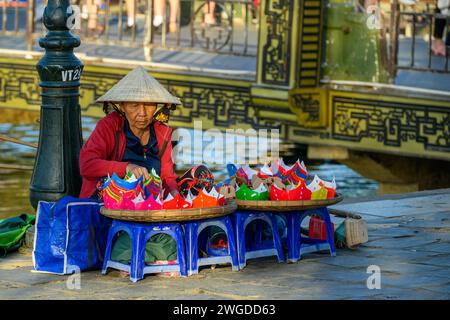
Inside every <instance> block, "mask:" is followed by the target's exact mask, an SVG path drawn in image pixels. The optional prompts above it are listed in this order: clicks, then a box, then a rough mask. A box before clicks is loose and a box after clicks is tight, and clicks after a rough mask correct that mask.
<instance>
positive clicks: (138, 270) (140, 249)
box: [130, 227, 146, 282]
mask: <svg viewBox="0 0 450 320" xmlns="http://www.w3.org/2000/svg"><path fill="white" fill-rule="evenodd" d="M131 245H132V248H131V266H130V280H131V281H133V282H137V281H138V280H141V279H143V278H144V264H145V245H146V243H145V234H144V230H143V229H141V228H138V227H135V228H134V229H133V234H132V236H131Z"/></svg>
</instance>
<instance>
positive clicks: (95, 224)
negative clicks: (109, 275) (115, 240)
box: [33, 196, 110, 274]
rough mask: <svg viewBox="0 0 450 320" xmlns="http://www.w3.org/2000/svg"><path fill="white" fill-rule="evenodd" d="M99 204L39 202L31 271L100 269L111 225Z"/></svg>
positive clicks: (66, 199)
mask: <svg viewBox="0 0 450 320" xmlns="http://www.w3.org/2000/svg"><path fill="white" fill-rule="evenodd" d="M102 205H103V204H102V203H99V202H97V201H95V200H92V199H79V198H74V197H70V196H65V197H63V198H62V199H61V200H59V201H58V202H56V203H54V202H44V201H40V202H39V204H38V209H37V213H36V225H35V226H36V233H35V239H34V250H33V264H34V269H35V270H36V271H40V272H50V273H56V274H71V273H73V272H76V271H85V270H95V269H100V268H101V267H102V264H103V254H104V252H105V249H106V241H107V236H108V230H109V226H110V219H108V218H106V217H104V216H102V215H101V214H100V208H101V206H102Z"/></svg>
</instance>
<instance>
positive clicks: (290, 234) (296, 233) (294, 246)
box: [285, 213, 300, 262]
mask: <svg viewBox="0 0 450 320" xmlns="http://www.w3.org/2000/svg"><path fill="white" fill-rule="evenodd" d="M285 217H286V224H287V253H288V261H289V262H297V261H298V260H300V215H299V214H297V213H287V214H285Z"/></svg>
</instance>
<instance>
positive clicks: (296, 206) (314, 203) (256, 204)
mask: <svg viewBox="0 0 450 320" xmlns="http://www.w3.org/2000/svg"><path fill="white" fill-rule="evenodd" d="M342 199H343V198H342V196H341V195H340V194H337V195H336V197H335V198H334V199H325V200H300V201H271V200H264V201H250V200H236V203H237V206H238V209H240V210H256V211H299V210H308V209H316V208H321V207H328V206H331V205H333V204H336V203H338V202H341V201H342Z"/></svg>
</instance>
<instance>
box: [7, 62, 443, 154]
mask: <svg viewBox="0 0 450 320" xmlns="http://www.w3.org/2000/svg"><path fill="white" fill-rule="evenodd" d="M33 70H34V64H33V63H32V62H31V63H30V62H28V61H19V60H8V59H3V60H2V61H1V62H0V108H1V107H7V108H19V109H34V110H38V109H39V104H40V100H39V95H38V94H39V91H40V90H39V86H38V84H39V79H38V77H37V75H36V73H33ZM126 73H127V70H126V69H117V68H107V67H102V68H99V67H95V68H93V67H91V66H89V65H88V66H87V67H86V68H85V69H84V71H83V82H82V85H81V87H80V104H81V107H82V111H83V114H84V115H90V116H96V117H101V116H103V112H102V110H101V108H100V107H99V106H98V105H97V104H94V103H93V101H95V99H96V98H97V97H99V96H100V95H102V94H103V93H104V92H106V91H107V90H108V89H109V88H111V86H113V85H114V84H115V83H117V81H119V80H120V79H121V78H122V77H123V76H124V75H125V74H126ZM154 75H155V77H156V78H157V79H158V80H159V81H160V82H161V83H162V84H163V85H164V86H165V87H166V88H167V89H168V90H169V91H170V92H172V93H173V94H175V95H177V96H179V97H180V98H181V99H182V101H183V103H184V104H183V106H182V107H181V108H177V110H176V111H174V112H173V113H172V114H171V118H170V122H169V123H170V125H171V126H173V127H192V126H193V122H194V120H197V119H198V120H202V121H203V128H204V129H208V128H212V127H215V128H219V129H225V128H242V129H244V130H245V129H248V128H254V129H260V128H267V129H279V130H280V138H282V139H285V140H288V141H292V142H299V143H306V144H314V143H319V144H334V145H340V146H345V147H348V148H359V149H365V150H371V151H375V152H388V151H395V152H401V153H405V154H409V155H416V156H423V155H424V150H426V151H427V153H426V155H427V156H428V157H437V158H440V159H443V158H444V159H449V158H450V104H449V103H445V102H439V101H438V100H433V99H431V98H430V99H420V100H419V99H416V98H411V97H409V98H407V97H404V98H401V97H393V96H389V95H388V96H383V100H381V99H380V98H379V96H373V95H370V94H359V93H350V92H343V91H335V90H329V89H326V88H308V89H293V90H292V91H291V92H290V99H291V102H292V105H294V106H296V107H295V108H296V109H295V108H292V105H291V109H289V108H287V107H279V106H274V105H270V103H267V104H264V105H255V104H253V103H252V97H251V82H250V81H248V82H246V81H237V80H227V79H220V78H214V79H212V78H211V79H209V81H208V77H205V76H193V75H181V76H180V74H172V73H167V74H154ZM318 108H319V109H318ZM293 112H295V114H296V115H294V114H293ZM317 116H319V118H317ZM302 117H303V118H302ZM302 119H304V120H302ZM317 120H319V121H317Z"/></svg>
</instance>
